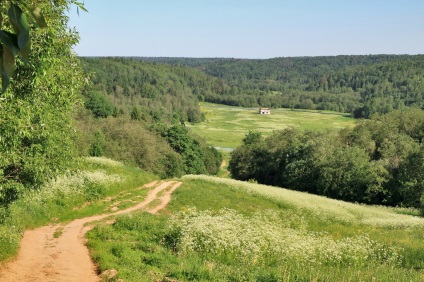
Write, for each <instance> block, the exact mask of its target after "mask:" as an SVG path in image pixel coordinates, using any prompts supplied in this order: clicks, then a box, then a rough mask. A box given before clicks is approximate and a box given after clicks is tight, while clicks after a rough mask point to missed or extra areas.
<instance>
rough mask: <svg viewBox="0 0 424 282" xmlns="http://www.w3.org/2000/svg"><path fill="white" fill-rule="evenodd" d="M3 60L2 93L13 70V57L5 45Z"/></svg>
mask: <svg viewBox="0 0 424 282" xmlns="http://www.w3.org/2000/svg"><path fill="white" fill-rule="evenodd" d="M2 55H3V58H2V73H1V76H2V91H3V92H5V91H6V89H7V87H8V86H9V83H10V77H11V76H12V75H13V71H14V70H15V55H14V54H13V51H12V50H10V49H9V48H8V46H7V45H3V54H2Z"/></svg>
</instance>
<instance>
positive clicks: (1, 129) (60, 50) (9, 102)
mask: <svg viewBox="0 0 424 282" xmlns="http://www.w3.org/2000/svg"><path fill="white" fill-rule="evenodd" d="M20 2H21V3H23V2H31V3H32V2H33V1H20ZM70 2H71V1H60V4H58V5H57V6H56V5H52V3H51V2H50V1H41V2H40V1H38V2H37V3H38V4H37V5H40V8H41V9H42V10H43V15H44V16H45V17H46V19H48V22H49V25H48V27H47V28H45V29H37V30H34V29H30V35H29V36H30V37H31V45H32V47H31V49H32V50H31V53H30V56H29V63H28V64H25V65H24V64H23V63H22V62H21V61H17V62H16V63H17V69H16V71H15V72H14V75H13V76H12V77H11V81H10V86H9V87H8V89H7V91H6V92H5V93H4V94H3V95H2V97H1V99H0V109H1V111H0V121H1V122H0V136H1V137H0V148H1V152H0V206H1V207H4V206H7V205H8V204H10V203H11V202H12V201H14V200H16V199H17V198H18V197H19V195H20V194H21V193H22V192H23V191H24V190H27V189H33V188H38V187H40V186H41V185H42V184H43V183H45V182H46V181H48V180H49V179H52V178H54V177H55V176H57V175H58V174H60V173H62V172H63V171H64V170H66V168H67V166H68V165H69V164H70V163H71V162H72V160H74V158H75V157H76V150H75V148H74V144H73V136H74V130H73V127H72V114H73V109H74V107H75V105H76V104H77V103H78V99H79V98H78V94H79V91H80V90H81V88H82V84H83V83H84V76H83V74H82V69H81V68H80V66H79V61H78V59H77V58H76V56H75V55H74V54H73V51H72V46H73V45H74V44H76V43H77V42H78V36H77V34H76V33H75V32H74V31H72V30H69V29H68V27H67V23H68V17H67V16H65V12H66V9H67V6H68V5H69V3H70ZM27 4H29V3H27ZM2 8H3V6H2Z"/></svg>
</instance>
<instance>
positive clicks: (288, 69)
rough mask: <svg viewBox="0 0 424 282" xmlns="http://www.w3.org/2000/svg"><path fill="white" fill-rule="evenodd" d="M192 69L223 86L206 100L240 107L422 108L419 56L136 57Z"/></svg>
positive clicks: (361, 111) (360, 111)
mask: <svg viewBox="0 0 424 282" xmlns="http://www.w3.org/2000/svg"><path fill="white" fill-rule="evenodd" d="M137 59H139V60H143V61H150V62H159V63H167V64H171V65H179V66H190V67H193V68H197V69H199V70H202V71H204V72H205V73H206V74H208V75H211V76H213V77H216V78H220V79H222V80H223V81H224V82H225V84H226V85H228V86H225V87H223V88H222V89H221V90H220V91H218V92H217V93H216V92H215V93H211V94H210V95H207V96H205V98H204V99H205V101H208V102H213V103H220V104H227V105H232V106H243V107H257V106H264V107H272V108H300V109H318V110H333V111H338V112H348V113H353V114H354V115H355V116H356V117H369V116H370V115H372V114H374V113H381V114H383V113H388V112H390V111H392V110H395V109H402V108H403V107H411V106H415V107H420V108H422V107H423V101H424V99H423V93H424V83H423V82H424V81H423V77H424V71H423V70H424V68H423V66H424V56H423V55H415V56H410V55H369V56H364V55H361V56H327V57H293V58H273V59H264V60H253V59H219V58H216V59H194V58H137Z"/></svg>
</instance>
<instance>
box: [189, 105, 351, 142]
mask: <svg viewBox="0 0 424 282" xmlns="http://www.w3.org/2000/svg"><path fill="white" fill-rule="evenodd" d="M201 107H202V111H203V112H204V114H205V115H206V121H205V122H203V123H199V124H194V125H191V124H190V125H187V126H188V127H190V128H191V130H192V131H193V132H194V133H196V134H197V135H199V136H201V137H203V138H204V139H205V140H206V141H207V142H208V143H209V144H211V145H213V146H215V147H221V148H235V147H237V146H239V145H241V140H242V139H243V137H244V136H245V135H246V133H248V132H249V130H254V131H258V132H261V133H263V134H264V135H265V136H266V135H268V134H270V133H272V132H273V131H274V130H281V129H285V128H287V127H294V128H300V129H302V130H326V129H329V130H334V129H342V128H345V127H350V126H353V125H354V119H353V118H351V117H349V116H348V115H347V114H341V113H334V112H322V111H321V112H320V111H307V110H302V111H300V110H290V109H273V110H272V113H271V115H259V114H258V108H241V107H230V106H225V105H217V104H211V103H202V104H201Z"/></svg>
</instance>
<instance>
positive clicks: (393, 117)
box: [229, 109, 424, 209]
mask: <svg viewBox="0 0 424 282" xmlns="http://www.w3.org/2000/svg"><path fill="white" fill-rule="evenodd" d="M423 138H424V112H423V111H422V110H419V109H407V110H403V111H394V112H391V113H389V114H386V115H376V116H373V117H372V118H371V119H370V120H363V121H360V122H359V123H358V124H357V125H356V126H355V127H354V128H352V129H344V130H342V131H340V132H337V133H335V132H316V131H314V132H301V131H298V130H295V129H286V130H283V131H278V132H275V133H274V134H273V135H271V136H269V137H267V138H263V137H262V136H261V135H260V134H259V133H255V132H250V133H249V134H247V135H246V137H245V138H244V140H243V145H242V146H241V147H239V148H237V149H236V150H235V151H234V152H233V153H232V157H231V160H230V164H229V169H230V171H231V174H232V176H233V177H234V178H236V179H239V180H256V181H258V182H259V183H263V184H269V185H275V186H280V187H285V188H289V189H294V190H299V191H305V192H309V193H314V194H318V195H323V196H327V197H331V198H335V199H340V200H344V201H350V202H359V203H366V204H380V205H390V206H398V205H400V206H405V207H418V208H419V207H421V208H422V209H423V208H424V206H423V205H424V182H423V179H424V144H423Z"/></svg>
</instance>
